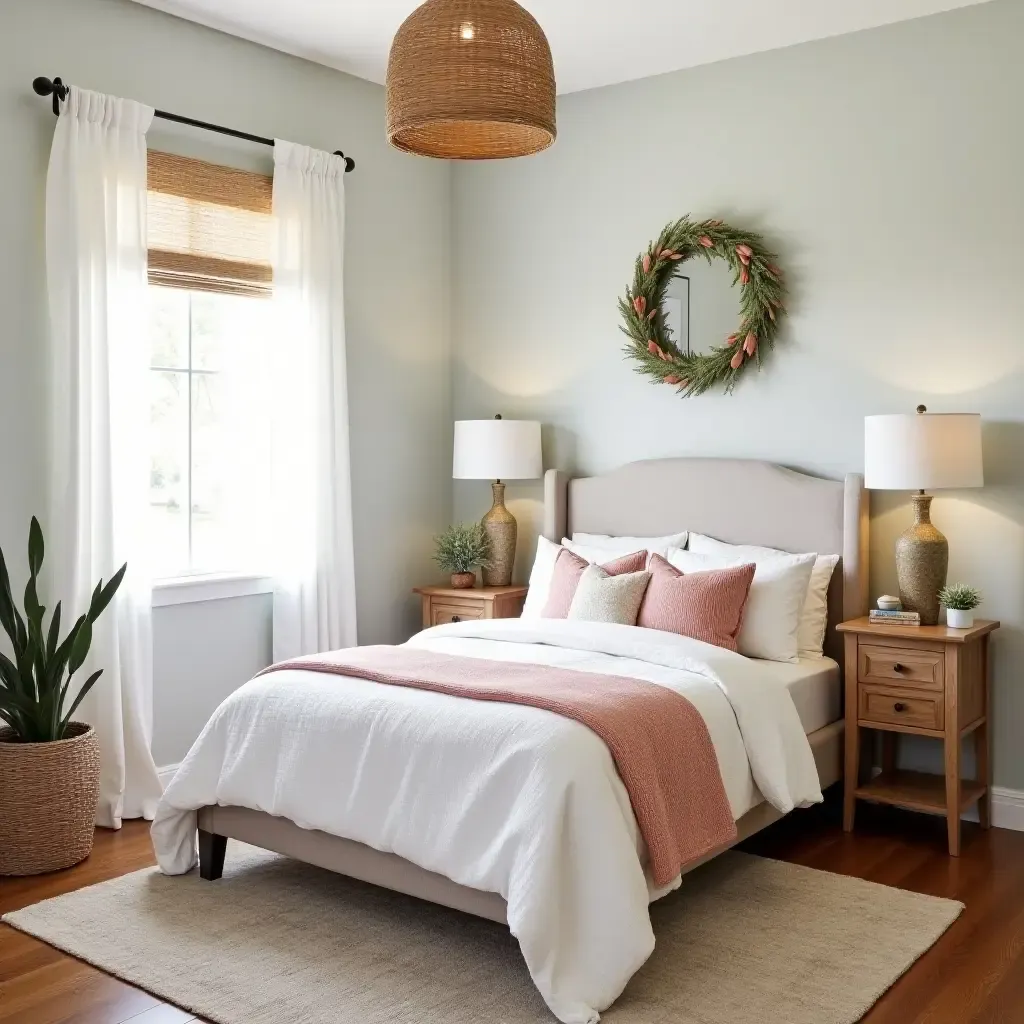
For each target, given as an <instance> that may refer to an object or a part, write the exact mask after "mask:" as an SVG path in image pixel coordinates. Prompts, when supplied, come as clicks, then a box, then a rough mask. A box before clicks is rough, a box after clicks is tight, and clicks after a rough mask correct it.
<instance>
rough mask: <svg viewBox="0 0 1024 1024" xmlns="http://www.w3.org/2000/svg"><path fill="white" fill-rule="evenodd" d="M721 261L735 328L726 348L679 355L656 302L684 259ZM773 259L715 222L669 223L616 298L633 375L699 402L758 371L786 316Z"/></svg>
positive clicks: (751, 237)
mask: <svg viewBox="0 0 1024 1024" xmlns="http://www.w3.org/2000/svg"><path fill="white" fill-rule="evenodd" d="M698 255H699V256H703V257H704V258H705V259H706V260H707V261H708V263H711V262H712V261H713V260H715V259H723V260H725V261H726V263H728V264H729V267H730V268H731V269H732V271H733V273H734V275H735V276H734V278H733V285H734V286H735V285H737V284H738V285H739V286H740V324H739V329H738V330H737V331H736V333H735V334H731V335H729V337H728V338H727V339H726V340H725V344H724V345H722V346H720V347H718V348H713V349H711V351H710V352H706V353H694V352H683V351H682V350H681V349H680V348H679V347H678V345H677V344H676V341H675V340H674V339H673V338H672V332H671V330H670V329H669V327H668V325H667V324H666V322H665V314H664V310H663V309H662V302H663V300H664V298H665V293H666V291H667V290H668V287H669V285H670V284H671V283H672V279H673V278H675V277H677V276H679V274H680V268H681V267H682V265H683V264H684V263H685V262H686V260H689V259H692V258H693V257H694V256H698ZM777 259H778V257H777V256H776V255H775V254H774V253H772V252H770V251H769V250H768V249H766V248H765V245H764V241H763V239H762V238H761V236H760V235H757V234H754V233H753V232H750V231H739V230H737V229H736V228H733V227H730V226H729V225H728V224H725V223H724V222H722V221H720V220H705V221H699V222H695V221H692V220H690V218H689V216H686V217H683V218H681V219H680V220H677V221H676V222H675V223H674V224H669V225H668V226H667V227H666V228H665V230H664V231H662V233H661V234H660V235H659V236H658V239H657V241H655V242H653V243H652V244H651V245H650V246H649V247H648V249H647V251H646V252H642V253H641V254H640V255H639V256H638V257H637V258H636V268H635V270H634V273H633V285H632V287H631V288H630V289H629V290H628V291H627V292H626V294H625V297H624V298H621V299H619V309H620V311H621V313H622V317H623V320H624V323H623V326H622V330H623V331H624V332H625V334H626V335H627V336H628V337H629V343H628V344H627V345H626V348H625V352H626V355H627V356H629V357H630V358H631V359H635V360H636V362H637V363H638V364H639V365H638V366H637V367H636V372H637V373H642V374H645V375H646V376H648V377H651V378H652V382H653V383H655V384H671V385H674V386H675V388H676V390H677V391H678V392H679V394H681V395H683V396H684V397H689V396H690V395H702V394H704V392H705V391H708V390H709V389H710V388H712V387H714V386H715V385H717V384H722V385H724V389H725V392H726V393H727V394H728V393H730V392H731V391H732V389H733V388H734V387H735V386H736V382H737V381H738V380H739V378H740V376H741V375H742V374H743V372H744V371H745V370H746V369H747V367H748V366H749V365H750V364H751V363H754V362H756V363H757V366H758V368H760V366H761V356H762V353H763V351H764V350H765V347H766V346H767V347H768V348H769V349H770V348H771V347H772V346H773V344H774V342H775V336H776V334H777V333H778V330H779V320H780V318H781V317H782V316H783V315H784V314H785V310H786V307H785V305H784V304H783V298H784V297H785V292H786V289H785V286H784V284H783V280H782V271H781V270H780V269H779V267H778V264H777V262H776V261H777Z"/></svg>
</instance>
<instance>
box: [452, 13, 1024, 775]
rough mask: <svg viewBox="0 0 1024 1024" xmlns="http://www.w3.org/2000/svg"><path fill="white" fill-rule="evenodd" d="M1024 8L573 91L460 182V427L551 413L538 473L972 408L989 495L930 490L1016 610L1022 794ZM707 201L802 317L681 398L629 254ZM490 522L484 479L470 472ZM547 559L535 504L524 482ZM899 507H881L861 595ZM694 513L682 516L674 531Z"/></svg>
mask: <svg viewBox="0 0 1024 1024" xmlns="http://www.w3.org/2000/svg"><path fill="white" fill-rule="evenodd" d="M1022 40H1024V3H1022V2H1020V0H993V2H991V3H987V4H982V5H980V6H977V7H970V8H966V9H963V10H959V11H955V12H952V13H948V14H941V15H937V16H934V17H930V18H925V19H920V20H917V21H911V22H904V23H902V24H898V25H894V26H889V27H886V28H881V29H876V30H872V31H868V32H863V33H858V34H855V35H848V36H843V37H840V38H835V39H829V40H825V41H822V42H815V43H809V44H806V45H802V46H798V47H793V48H790V49H786V50H778V51H774V52H771V53H764V54H759V55H756V56H751V57H744V58H740V59H736V60H731V61H727V62H724V63H720V64H715V65H711V66H707V67H702V68H696V69H693V70H688V71H684V72H679V73H676V74H671V75H665V76H661V77H658V78H651V79H647V80H644V81H639V82H633V83H629V84H626V85H620V86H614V87H610V88H606V89H599V90H594V91H591V92H586V93H580V94H576V95H572V96H568V97H565V98H563V99H562V100H561V102H560V104H559V111H558V114H559V141H558V143H557V144H556V146H555V147H554V148H553V149H552V150H550V151H549V152H547V153H545V154H542V155H540V156H538V157H535V158H532V159H529V160H524V161H513V162H508V163H495V164H489V165H477V166H468V165H467V166H462V165H460V166H459V167H457V168H456V170H455V172H454V173H455V236H454V238H455V264H454V274H453V283H454V306H453V310H454V324H455V366H454V389H455V392H454V394H455V411H456V415H457V417H473V416H490V415H492V414H493V413H495V412H499V411H500V412H502V413H504V415H505V416H521V417H531V418H537V419H540V420H542V421H543V422H544V423H545V424H547V428H546V464H547V465H549V466H553V465H558V466H562V467H564V468H568V469H573V470H578V471H581V472H584V473H587V472H597V471H601V470H605V469H609V468H611V467H613V466H616V465H618V464H620V463H623V462H627V461H631V460H634V459H640V458H648V457H657V456H666V455H677V454H692V455H718V456H744V457H755V458H763V459H769V460H772V461H776V462H780V463H783V464H786V465H790V466H795V467H799V468H801V469H804V470H807V471H810V472H815V473H819V474H823V475H828V476H840V475H842V474H843V473H845V472H848V471H857V470H860V469H861V468H862V466H863V447H862V431H863V426H862V422H863V417H864V415H865V414H868V413H882V412H896V411H910V410H912V409H913V408H914V406H916V405H917V404H918V402H922V401H923V402H925V403H926V404H927V405H928V406H929V407H930V408H931V409H933V410H934V411H975V412H980V413H982V414H983V416H984V418H985V461H986V466H985V469H986V480H987V486H986V487H985V489H984V490H981V491H976V492H974V491H972V492H964V493H962V494H949V495H943V496H941V497H940V498H938V499H937V500H936V502H935V508H934V518H935V520H936V522H937V524H938V525H939V526H940V527H941V528H942V529H943V531H944V532H945V533H946V534H947V536H948V537H949V541H950V547H951V568H950V572H951V576H952V577H953V578H954V579H959V578H962V579H965V580H967V581H970V582H972V583H975V584H978V585H979V586H981V588H982V589H983V590H984V592H985V597H986V602H985V605H984V607H983V609H982V611H983V613H984V614H985V615H988V616H991V617H997V618H1000V619H1002V620H1003V629H1002V630H1001V631H1000V633H999V634H998V636H997V639H996V641H995V645H996V646H995V649H996V667H995V674H996V716H997V723H996V740H995V746H996V749H995V772H996V782H997V783H998V784H1001V785H1003V786H1008V787H1015V788H1024V745H1022V743H1021V733H1022V728H1024V685H1022V683H1021V680H1022V679H1024V335H1022V332H1024V326H1022V325H1024V287H1022V286H1021V281H1020V277H1021V267H1022V260H1021V245H1022V240H1024V190H1022V187H1021V182H1022V178H1021V167H1022V166H1024V118H1022V116H1021V112H1020V101H1021V97H1022V96H1024V62H1022V61H1021V59H1020V44H1021V41H1022ZM687 212H692V213H693V214H695V215H696V216H698V217H703V216H716V217H723V218H725V219H727V220H729V221H730V222H732V223H735V224H738V225H746V226H749V227H750V228H752V229H754V230H758V231H762V232H763V233H764V234H765V235H766V236H767V237H768V239H769V240H770V242H771V244H772V245H773V246H776V247H777V248H778V249H779V251H780V253H781V255H782V262H783V264H784V266H785V267H786V269H787V270H788V272H789V278H790V283H791V285H792V289H793V294H792V302H791V308H792V315H791V316H790V318H789V321H788V324H787V328H786V331H785V334H784V337H783V340H782V343H781V344H780V346H779V348H778V350H777V351H776V352H775V353H774V355H773V356H772V357H771V360H770V363H769V365H768V366H766V368H765V370H764V371H763V372H762V374H761V375H760V377H758V378H756V379H751V380H748V381H746V382H744V383H743V384H742V385H741V386H740V387H739V388H738V389H737V391H736V393H735V394H734V395H733V396H732V397H721V396H717V395H711V396H706V397H703V398H700V399H693V400H688V401H682V400H681V399H679V398H677V397H676V396H675V395H674V393H673V391H672V390H671V389H670V388H668V387H655V386H652V385H651V384H649V383H647V381H646V380H644V379H642V378H641V377H639V376H637V375H636V374H634V373H633V371H632V367H631V366H630V365H629V364H627V363H625V362H624V361H623V359H622V356H621V347H622V343H623V337H622V336H621V335H620V333H619V331H618V321H617V313H616V298H617V296H619V295H620V294H621V293H622V292H623V290H624V289H625V287H626V285H627V283H628V281H629V279H630V276H631V268H632V262H633V259H634V258H635V256H636V254H637V253H638V252H639V251H640V250H641V248H642V247H644V246H645V245H646V244H647V242H648V240H649V239H651V238H652V237H654V236H655V235H656V234H657V233H658V231H659V230H660V229H661V227H662V225H664V224H665V223H666V222H668V221H669V220H672V219H675V218H677V217H679V216H680V215H682V214H684V213H687ZM455 495H456V498H455V506H456V508H455V510H456V514H457V515H458V516H459V517H460V518H463V519H471V518H475V517H477V516H479V515H480V514H481V513H482V512H483V511H484V509H485V508H486V507H487V504H488V492H487V488H486V485H474V484H459V485H458V486H457V487H456V489H455ZM510 495H511V496H512V497H513V498H514V499H515V501H514V504H513V509H514V511H515V512H516V513H517V514H519V515H520V522H521V523H523V524H524V526H525V529H524V531H523V532H524V533H525V534H526V535H527V536H526V537H525V538H524V540H523V543H522V544H521V547H520V554H521V557H520V573H521V574H522V573H524V572H525V571H526V568H525V567H526V564H527V562H528V560H529V557H530V556H531V555H532V544H531V543H530V537H531V533H532V532H533V530H532V528H535V524H536V521H537V519H536V517H537V511H538V502H539V498H540V488H539V486H535V485H525V486H516V487H510ZM909 522H910V511H909V505H908V498H907V496H906V495H895V496H893V495H875V496H874V500H873V523H872V527H873V534H872V552H871V565H872V575H873V587H872V590H873V593H874V594H876V595H877V594H878V593H879V592H881V591H883V590H891V589H892V588H893V586H894V579H893V568H892V554H891V552H892V547H893V543H894V541H895V538H896V536H897V535H898V534H899V533H900V532H901V531H902V530H903V529H904V528H905V526H906V525H908V524H909ZM686 525H687V524H686V523H680V524H679V526H680V528H685V527H686Z"/></svg>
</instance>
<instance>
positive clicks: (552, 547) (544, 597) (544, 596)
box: [519, 537, 562, 619]
mask: <svg viewBox="0 0 1024 1024" xmlns="http://www.w3.org/2000/svg"><path fill="white" fill-rule="evenodd" d="M561 550H562V546H561V545H560V544H553V543H552V542H551V541H549V540H548V539H547V537H538V538H537V554H536V555H534V556H533V568H532V569H531V570H530V589H529V590H528V591H527V594H526V600H525V601H524V602H523V610H522V612H521V613H520V616H519V617H520V618H521V619H539V618H542V617H543V615H544V605H546V604H547V603H548V593H549V591H550V590H551V577H552V576H553V575H554V572H555V562H556V561H557V560H558V556H559V554H560V553H561Z"/></svg>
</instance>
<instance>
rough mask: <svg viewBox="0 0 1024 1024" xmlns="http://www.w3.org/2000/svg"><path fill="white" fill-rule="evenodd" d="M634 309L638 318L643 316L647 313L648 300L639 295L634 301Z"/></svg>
mask: <svg viewBox="0 0 1024 1024" xmlns="http://www.w3.org/2000/svg"><path fill="white" fill-rule="evenodd" d="M633 308H634V309H635V310H636V315H637V316H643V315H644V313H646V312H647V300H646V299H645V298H644V297H643V296H642V295H638V296H637V297H636V298H635V299H634V300H633Z"/></svg>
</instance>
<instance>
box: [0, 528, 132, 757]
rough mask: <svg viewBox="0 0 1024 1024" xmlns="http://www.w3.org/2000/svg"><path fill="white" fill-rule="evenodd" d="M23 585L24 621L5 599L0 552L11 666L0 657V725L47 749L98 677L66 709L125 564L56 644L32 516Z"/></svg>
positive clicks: (39, 534)
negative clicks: (41, 592) (41, 586)
mask: <svg viewBox="0 0 1024 1024" xmlns="http://www.w3.org/2000/svg"><path fill="white" fill-rule="evenodd" d="M28 566H29V579H28V584H27V585H26V587H25V601H24V608H25V614H24V616H23V615H22V614H21V612H19V611H18V608H17V607H16V606H15V604H14V597H13V596H12V594H11V581H10V577H9V576H8V574H7V564H6V562H5V561H4V554H3V551H2V550H0V626H3V628H4V631H5V632H6V633H7V636H8V637H9V638H10V641H11V647H12V648H13V651H12V653H13V660H12V659H11V658H10V657H8V656H7V655H5V654H4V653H3V652H2V651H0V719H3V720H5V721H6V722H7V724H8V725H10V727H11V728H12V729H13V730H14V733H15V736H16V738H17V739H18V740H21V741H22V742H23V743H52V742H54V741H56V740H61V739H63V738H64V734H65V731H66V729H67V727H68V724H69V723H70V721H71V716H72V715H73V714H74V713H75V711H76V710H77V708H78V705H79V704H81V702H82V700H83V699H84V697H85V695H86V694H87V693H88V692H89V691H90V690H91V689H92V688H93V687H94V686H95V685H96V680H97V679H99V677H100V676H101V675H102V674H103V669H97V671H95V672H93V673H92V675H90V676H89V678H88V679H86V680H85V682H84V683H82V685H81V687H80V688H79V689H78V694H77V696H75V698H74V700H72V701H71V705H70V707H67V706H66V705H67V702H68V695H69V693H70V691H71V681H72V679H73V678H74V675H75V673H76V672H77V671H78V670H79V669H80V668H81V667H82V665H83V664H84V662H85V659H86V656H87V655H88V653H89V648H90V646H92V627H93V623H94V622H95V621H96V620H97V619H98V618H99V617H100V615H101V614H102V612H103V610H104V608H106V607H107V605H108V604H110V602H111V600H112V599H113V597H114V594H115V593H116V592H117V588H118V587H119V586H120V585H121V580H122V579H124V574H125V570H126V569H127V568H128V565H127V563H125V564H124V565H122V566H121V568H120V569H118V571H117V572H116V573H115V574H114V575H113V576H112V577H111V578H110V580H109V581H108V582H107V583H106V584H104V583H103V580H100V582H99V583H97V584H96V589H95V590H94V591H93V593H92V599H91V600H90V602H89V610H88V611H87V612H86V613H85V614H84V615H81V616H79V618H78V621H77V622H75V624H74V626H72V627H71V631H70V632H69V633H68V635H67V636H66V637H65V638H64V639H63V640H61V639H60V602H59V601H58V602H57V604H56V606H55V607H54V609H53V615H52V617H51V619H50V624H49V627H46V628H44V616H45V614H46V609H45V608H44V607H43V606H42V605H41V604H40V603H39V597H38V594H37V582H38V578H39V570H40V569H41V568H42V566H43V531H42V529H41V528H40V526H39V522H38V520H37V519H36V518H35V516H33V517H32V524H31V526H30V527H29V531H28Z"/></svg>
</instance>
